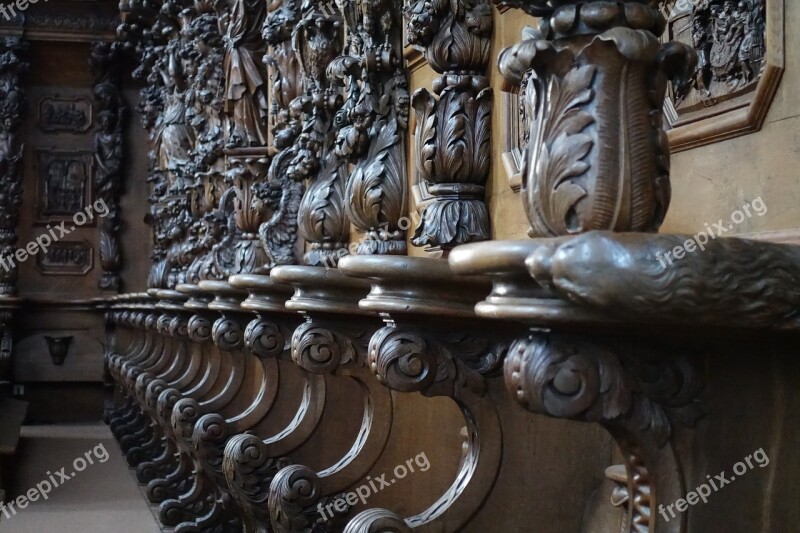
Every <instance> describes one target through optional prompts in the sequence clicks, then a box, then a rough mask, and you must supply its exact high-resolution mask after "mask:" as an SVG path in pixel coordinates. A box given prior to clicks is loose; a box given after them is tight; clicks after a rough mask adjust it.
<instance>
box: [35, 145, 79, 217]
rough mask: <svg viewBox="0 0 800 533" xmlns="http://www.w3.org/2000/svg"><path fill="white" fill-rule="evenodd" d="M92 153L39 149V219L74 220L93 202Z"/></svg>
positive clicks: (37, 169) (37, 174)
mask: <svg viewBox="0 0 800 533" xmlns="http://www.w3.org/2000/svg"><path fill="white" fill-rule="evenodd" d="M91 173H92V154H91V153H90V152H75V151H64V152H61V151H53V150H38V151H37V165H36V177H37V191H38V193H37V198H38V205H37V206H36V222H37V223H40V224H46V223H50V222H55V221H61V220H72V217H73V216H74V215H75V213H77V212H78V211H82V210H83V209H85V208H86V206H87V205H89V204H90V203H91V187H90V186H89V183H90V182H91V181H90V180H91Z"/></svg>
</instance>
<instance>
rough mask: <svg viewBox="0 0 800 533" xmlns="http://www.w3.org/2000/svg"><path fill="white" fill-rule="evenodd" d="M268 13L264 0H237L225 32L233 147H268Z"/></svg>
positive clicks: (229, 139) (227, 102) (229, 140)
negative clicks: (263, 33) (265, 37)
mask: <svg viewBox="0 0 800 533" xmlns="http://www.w3.org/2000/svg"><path fill="white" fill-rule="evenodd" d="M266 14H267V4H266V2H264V1H263V0H235V1H234V2H233V5H232V7H231V12H230V18H229V19H228V20H227V21H226V22H227V32H226V35H225V83H226V88H225V112H226V114H227V115H228V117H229V118H230V122H229V131H228V136H227V146H228V147H229V148H237V147H249V146H266V145H267V142H268V140H269V139H268V134H267V131H268V129H267V117H268V113H269V105H268V103H267V73H266V69H265V67H264V64H263V61H262V58H263V56H264V53H265V52H266V50H265V44H264V41H263V39H262V38H261V31H262V28H263V26H264V22H265V20H266Z"/></svg>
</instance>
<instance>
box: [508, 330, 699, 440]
mask: <svg viewBox="0 0 800 533" xmlns="http://www.w3.org/2000/svg"><path fill="white" fill-rule="evenodd" d="M505 379H506V385H507V387H508V388H509V390H510V391H511V392H512V394H513V395H514V398H516V400H517V401H518V402H519V403H520V404H522V406H523V407H525V408H526V409H528V410H530V411H533V412H535V413H540V414H546V415H549V416H553V417H557V418H568V419H573V420H582V421H587V422H600V423H606V424H608V423H631V424H634V425H635V426H636V427H638V428H640V429H641V428H645V429H649V431H651V432H652V433H653V434H654V436H655V439H656V442H657V443H658V444H659V445H660V446H663V445H664V444H666V442H667V441H668V440H669V438H670V436H671V432H672V425H671V422H670V416H669V415H670V414H676V415H677V414H679V413H678V411H682V412H681V413H680V415H681V416H679V417H677V418H679V419H680V420H682V421H692V420H696V419H697V418H699V417H700V416H702V408H701V407H700V406H699V404H698V403H697V401H696V400H697V396H698V395H699V393H700V392H701V391H702V389H703V380H702V374H701V373H700V371H699V369H698V367H697V365H696V364H694V362H693V361H692V360H691V359H690V358H688V357H680V356H678V357H675V356H673V357H667V356H665V355H662V354H661V352H659V351H658V350H656V349H652V348H642V347H641V346H634V345H631V346H625V345H622V344H614V343H611V342H608V343H604V342H603V341H602V340H594V339H593V340H587V339H583V338H580V337H569V336H555V335H549V334H543V333H542V334H532V335H531V336H530V337H528V338H527V339H524V340H520V341H518V342H516V343H515V344H514V345H513V346H512V348H511V350H510V353H509V356H508V358H507V360H506V364H505Z"/></svg>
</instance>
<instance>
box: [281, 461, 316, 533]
mask: <svg viewBox="0 0 800 533" xmlns="http://www.w3.org/2000/svg"><path fill="white" fill-rule="evenodd" d="M320 497H321V493H320V486H319V478H318V477H317V474H316V472H314V471H313V470H311V469H310V468H308V467H307V466H302V465H292V466H287V467H286V468H284V469H283V470H281V471H280V472H278V473H277V474H276V475H275V478H274V479H273V480H272V484H271V486H270V494H269V514H270V516H271V517H272V526H273V527H274V528H275V530H276V531H280V532H281V533H284V532H285V533H289V532H292V531H304V530H305V528H307V527H309V526H310V525H311V524H313V523H314V521H313V520H311V518H310V517H309V516H308V515H307V514H306V510H307V509H308V508H309V507H312V506H313V505H315V504H316V502H317V501H318V500H319V499H320Z"/></svg>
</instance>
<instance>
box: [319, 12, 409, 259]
mask: <svg viewBox="0 0 800 533" xmlns="http://www.w3.org/2000/svg"><path fill="white" fill-rule="evenodd" d="M337 4H338V6H339V9H340V12H341V15H342V19H343V21H344V23H345V26H346V35H347V39H346V44H345V48H344V54H345V55H342V56H341V57H338V58H337V59H336V60H335V61H334V62H333V63H332V64H331V65H330V68H329V69H328V76H329V78H330V79H331V80H332V81H334V82H335V83H337V84H339V85H342V86H345V87H346V92H347V100H346V101H345V103H344V106H343V107H342V109H341V110H340V111H339V113H338V114H337V117H336V118H337V120H336V122H337V124H336V126H337V128H338V130H339V131H338V135H337V139H336V155H337V156H338V157H340V158H342V159H343V160H346V161H350V162H351V163H353V168H352V173H351V174H350V176H349V177H348V178H347V188H346V191H345V194H346V198H348V200H349V201H347V202H345V205H346V208H347V214H348V216H349V217H350V220H352V222H353V224H354V225H355V227H356V228H357V229H358V230H359V231H360V232H361V233H363V235H364V237H363V240H362V241H361V243H360V244H359V246H358V248H357V250H356V253H358V254H361V255H373V254H375V255H405V253H406V239H405V230H404V229H403V228H402V226H403V224H402V222H401V218H402V217H403V216H405V214H406V213H405V209H406V149H405V133H406V130H407V129H408V102H409V98H408V82H407V80H406V74H405V71H404V69H403V68H402V66H403V61H402V43H401V28H402V26H401V24H402V21H401V20H400V11H401V2H400V1H399V0H367V1H363V2H359V1H354V0H346V1H340V2H337Z"/></svg>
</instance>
